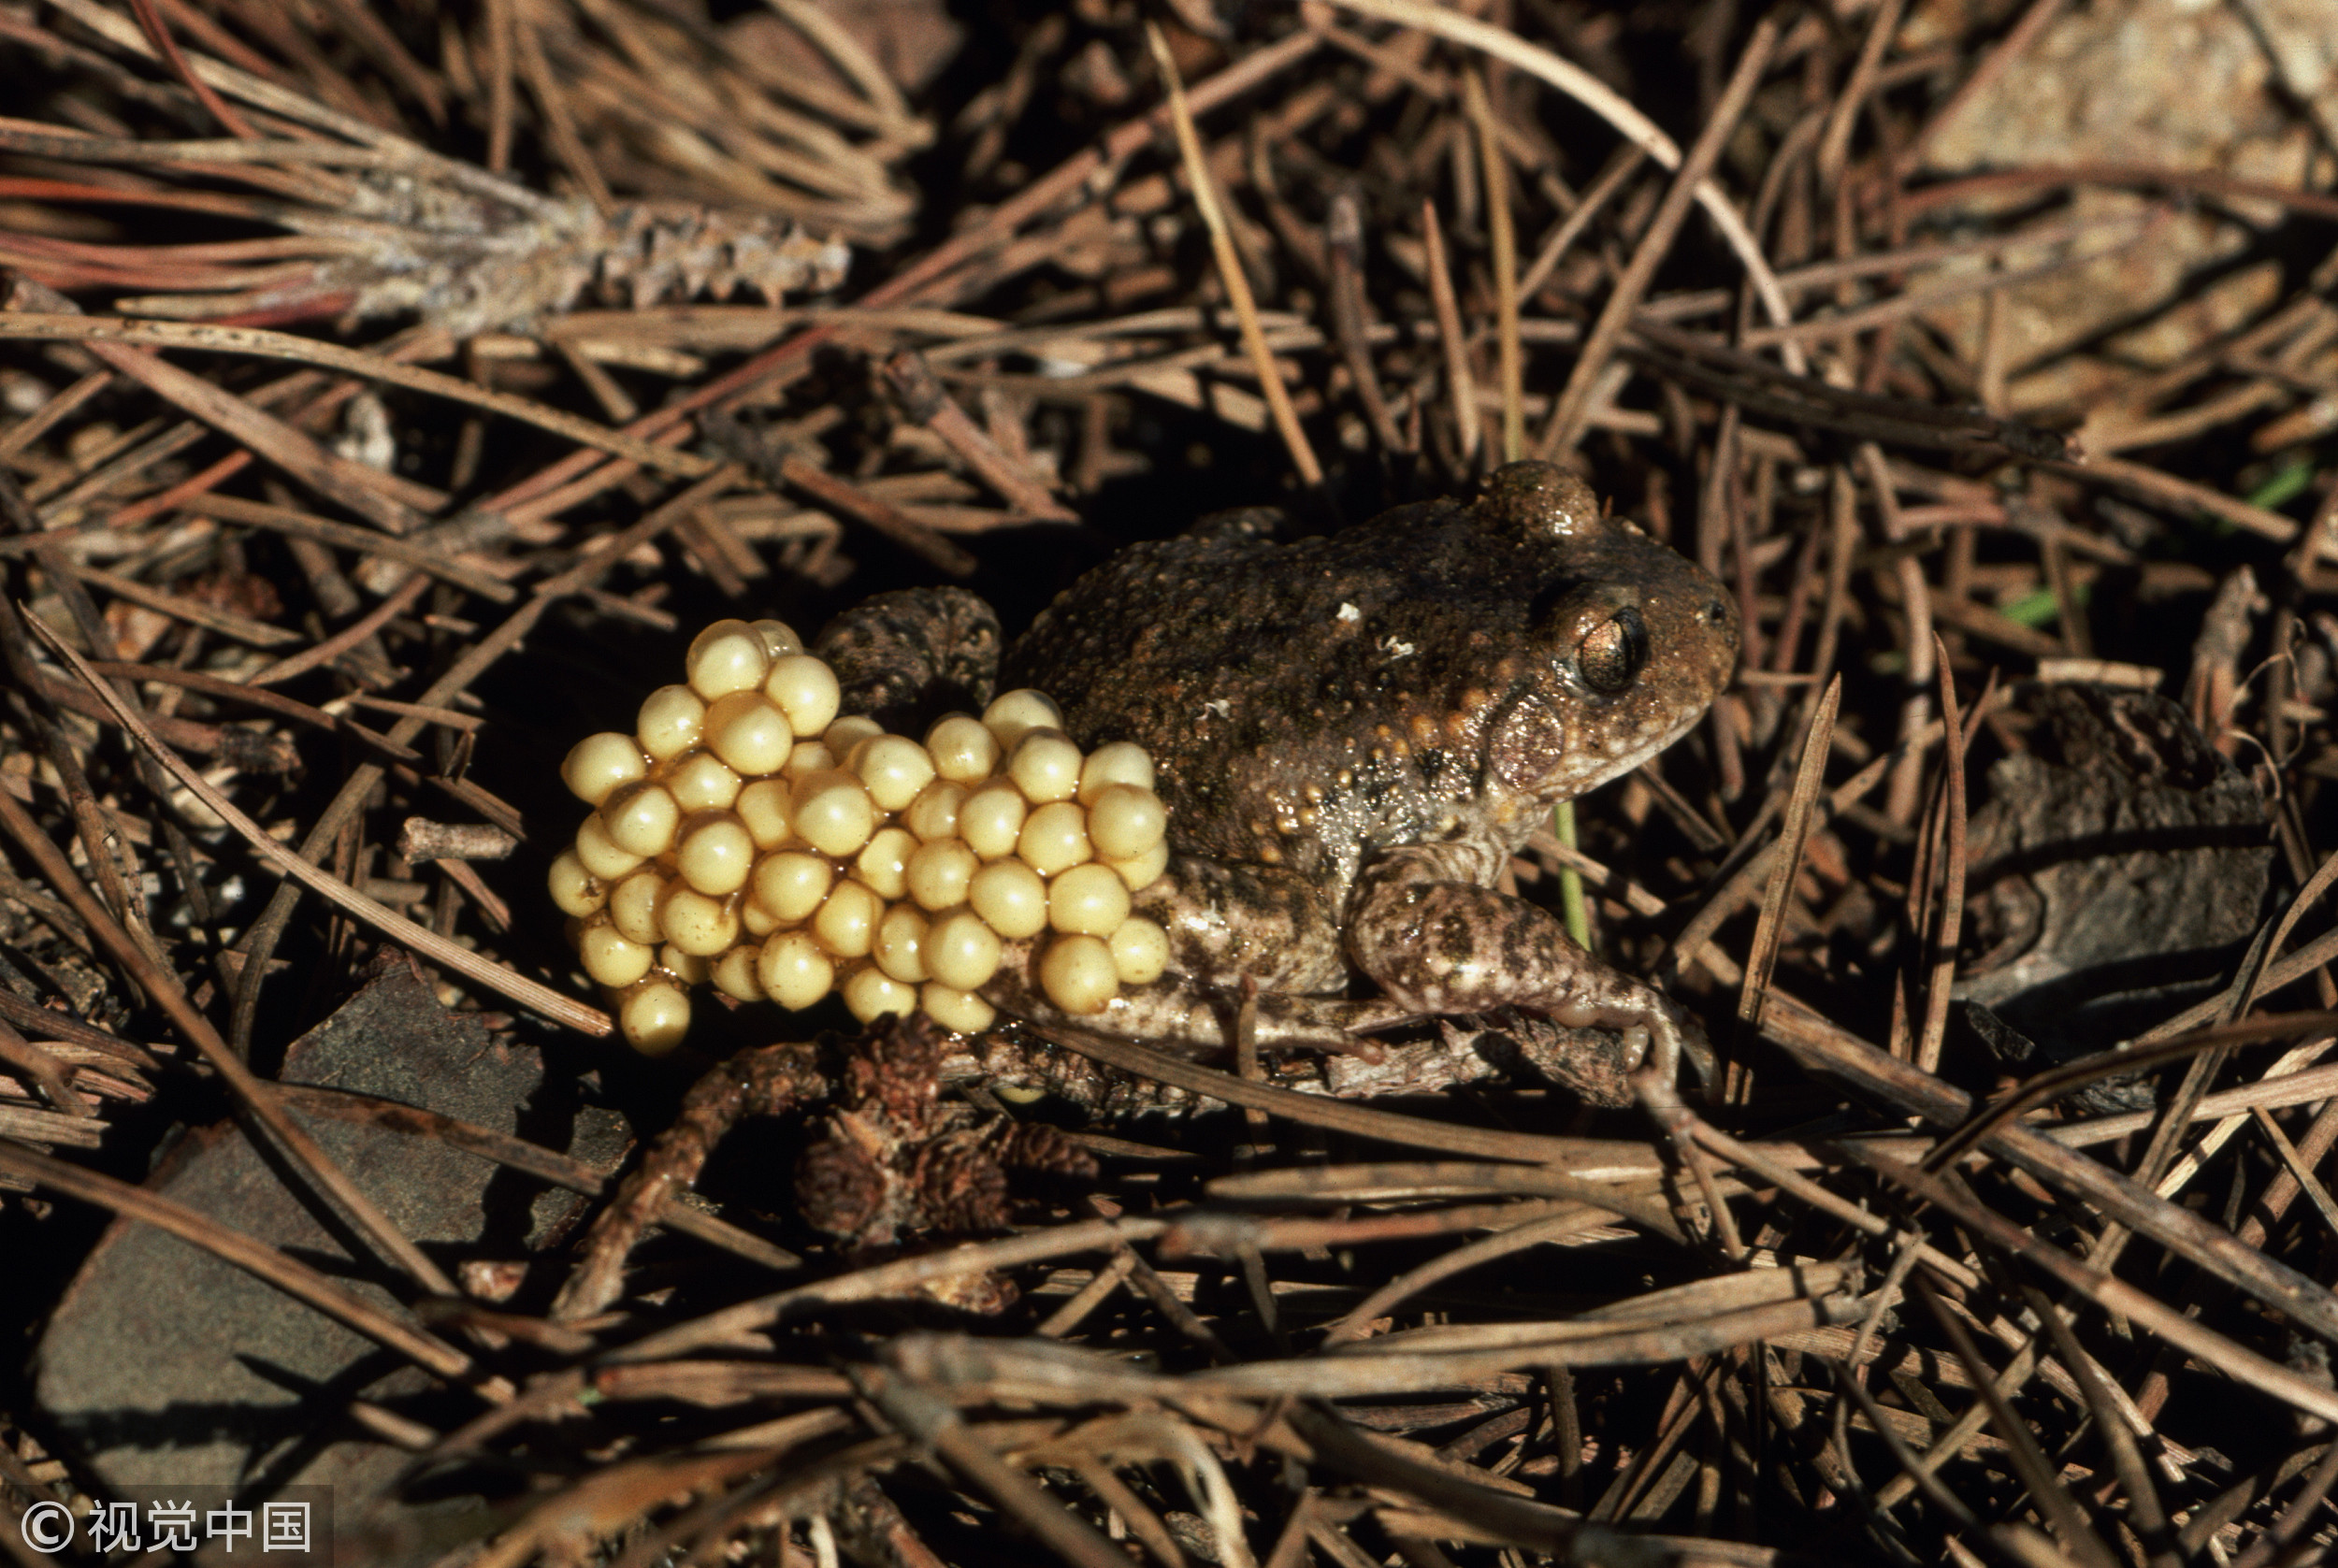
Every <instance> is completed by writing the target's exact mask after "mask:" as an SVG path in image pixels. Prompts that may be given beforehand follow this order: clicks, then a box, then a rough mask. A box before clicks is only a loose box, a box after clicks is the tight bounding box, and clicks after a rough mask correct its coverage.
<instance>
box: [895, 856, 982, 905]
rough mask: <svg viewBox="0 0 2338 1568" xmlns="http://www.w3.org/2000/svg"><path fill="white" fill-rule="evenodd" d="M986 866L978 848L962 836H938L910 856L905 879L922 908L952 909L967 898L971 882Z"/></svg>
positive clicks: (910, 893)
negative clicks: (966, 842) (949, 837)
mask: <svg viewBox="0 0 2338 1568" xmlns="http://www.w3.org/2000/svg"><path fill="white" fill-rule="evenodd" d="M981 869H982V861H981V860H980V859H979V858H978V857H977V856H975V854H974V851H973V850H971V849H968V848H967V847H966V845H965V843H964V842H962V841H960V840H958V839H936V840H934V841H933V842H931V843H930V844H919V845H918V846H917V852H916V854H915V855H912V856H910V857H909V864H908V866H907V867H906V868H905V869H904V872H903V881H904V882H905V883H906V884H907V885H908V888H909V896H910V897H911V898H912V899H916V902H917V907H918V908H920V909H929V910H933V909H948V908H950V907H951V906H952V905H954V904H962V903H964V902H965V901H966V887H967V885H968V884H969V883H971V882H973V881H974V873H975V872H976V871H978V870H981Z"/></svg>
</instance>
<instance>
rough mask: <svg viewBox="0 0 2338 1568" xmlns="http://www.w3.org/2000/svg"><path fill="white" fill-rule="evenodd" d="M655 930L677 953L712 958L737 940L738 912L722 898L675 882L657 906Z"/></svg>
mask: <svg viewBox="0 0 2338 1568" xmlns="http://www.w3.org/2000/svg"><path fill="white" fill-rule="evenodd" d="M657 928H658V929H659V930H660V931H662V932H664V933H665V937H666V940H667V941H668V942H672V943H673V944H674V946H675V948H677V949H678V950H679V951H681V952H683V953H686V954H688V955H690V956H692V957H702V958H704V957H714V955H715V954H717V953H720V952H721V951H722V950H723V949H724V948H726V947H729V945H730V944H731V943H732V942H737V941H738V940H739V913H738V911H736V910H734V909H733V908H731V907H730V905H729V903H728V902H727V901H725V900H724V899H714V898H709V897H708V896H707V895H705V894H703V893H701V892H700V891H699V890H698V889H697V888H695V887H692V886H689V885H687V884H686V883H683V882H680V881H676V882H674V883H672V884H671V885H669V886H668V887H667V889H666V898H665V901H664V902H662V903H660V904H659V905H658V906H657Z"/></svg>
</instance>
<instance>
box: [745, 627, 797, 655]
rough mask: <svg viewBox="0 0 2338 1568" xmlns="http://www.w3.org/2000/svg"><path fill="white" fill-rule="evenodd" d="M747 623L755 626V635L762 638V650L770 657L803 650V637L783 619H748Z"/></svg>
mask: <svg viewBox="0 0 2338 1568" xmlns="http://www.w3.org/2000/svg"><path fill="white" fill-rule="evenodd" d="M747 625H749V626H753V627H754V628H755V635H756V636H758V637H759V638H761V639H762V640H763V652H764V653H766V654H768V655H771V656H772V658H778V657H780V656H781V655H786V654H801V653H802V652H803V639H802V638H801V637H798V636H797V635H796V628H795V627H793V626H789V625H788V624H787V622H785V621H749V622H748V623H747Z"/></svg>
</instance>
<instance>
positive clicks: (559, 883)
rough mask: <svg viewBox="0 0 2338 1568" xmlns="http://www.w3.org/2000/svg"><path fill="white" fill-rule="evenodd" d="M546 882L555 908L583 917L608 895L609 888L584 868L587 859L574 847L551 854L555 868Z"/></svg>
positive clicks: (594, 910) (546, 876)
mask: <svg viewBox="0 0 2338 1568" xmlns="http://www.w3.org/2000/svg"><path fill="white" fill-rule="evenodd" d="M544 885H545V887H546V888H547V889H548V890H549V891H550V892H551V894H552V902H553V905H554V907H555V908H556V909H558V910H559V912H560V913H563V914H569V915H574V916H575V917H576V918H578V919H580V920H581V919H583V918H584V917H585V916H586V915H588V914H591V913H595V912H596V911H598V910H599V908H600V906H601V905H602V904H604V903H606V902H608V899H609V889H608V888H606V887H604V886H602V885H601V883H600V879H599V877H596V876H595V875H593V873H592V872H590V871H588V870H585V862H584V861H583V860H581V859H579V858H577V854H576V851H575V850H573V849H564V850H562V851H561V852H560V853H559V854H557V855H556V856H553V857H552V870H551V871H549V872H548V873H547V874H546V875H545V877H544Z"/></svg>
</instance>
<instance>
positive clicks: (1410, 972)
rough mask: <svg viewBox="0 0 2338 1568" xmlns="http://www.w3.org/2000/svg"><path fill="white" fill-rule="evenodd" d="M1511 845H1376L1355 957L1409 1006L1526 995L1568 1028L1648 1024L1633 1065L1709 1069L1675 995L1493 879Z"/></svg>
mask: <svg viewBox="0 0 2338 1568" xmlns="http://www.w3.org/2000/svg"><path fill="white" fill-rule="evenodd" d="M1504 854H1505V852H1504V851H1503V850H1501V849H1500V847H1499V846H1497V845H1488V844H1470V843H1438V844H1408V845H1406V846H1404V847H1402V848H1397V849H1392V850H1388V851H1385V852H1384V853H1382V854H1380V855H1378V856H1376V857H1374V859H1373V860H1372V861H1371V862H1370V863H1369V864H1367V865H1366V866H1365V867H1364V870H1363V872H1362V874H1361V875H1360V876H1359V877H1358V878H1357V880H1356V887H1355V892H1354V895H1353V897H1352V899H1351V900H1350V904H1349V918H1348V955H1349V957H1350V958H1351V959H1352V960H1353V961H1354V963H1355V965H1356V967H1357V968H1358V969H1360V970H1362V971H1364V973H1365V974H1368V975H1370V976H1371V977H1372V978H1373V979H1374V980H1375V981H1377V982H1378V984H1379V986H1380V989H1381V990H1382V991H1384V992H1385V993H1387V996H1388V998H1389V1000H1391V1001H1393V1002H1394V1003H1396V1004H1398V1005H1399V1006H1402V1007H1404V1008H1406V1009H1408V1010H1410V1011H1414V1012H1417V1013H1423V1014H1431V1013H1487V1012H1492V1011H1493V1010H1494V1009H1496V1008H1500V1007H1520V1008H1524V1009H1527V1010H1528V1011H1530V1012H1534V1013H1539V1014H1543V1015H1544V1016H1545V1017H1548V1018H1550V1019H1551V1020H1552V1021H1553V1022H1555V1023H1558V1024H1562V1025H1565V1026H1566V1027H1567V1028H1569V1029H1582V1028H1586V1027H1591V1026H1598V1027H1602V1028H1607V1029H1625V1030H1631V1029H1643V1030H1645V1031H1646V1037H1647V1040H1648V1042H1649V1043H1650V1044H1651V1045H1652V1047H1653V1051H1652V1055H1644V1056H1643V1057H1641V1058H1640V1059H1639V1060H1636V1061H1635V1062H1634V1063H1633V1064H1632V1065H1633V1066H1634V1067H1636V1068H1637V1067H1638V1066H1640V1065H1643V1063H1645V1064H1646V1065H1648V1066H1650V1067H1651V1068H1652V1071H1654V1072H1656V1073H1657V1074H1658V1076H1659V1077H1660V1078H1661V1079H1663V1080H1664V1081H1665V1082H1666V1083H1667V1084H1669V1083H1670V1082H1671V1081H1672V1079H1673V1078H1674V1076H1675V1075H1676V1074H1677V1073H1678V1072H1679V1071H1680V1063H1681V1057H1683V1056H1688V1057H1692V1059H1695V1060H1696V1062H1697V1065H1698V1067H1699V1070H1700V1072H1701V1071H1702V1068H1703V1058H1704V1057H1706V1056H1707V1054H1708V1053H1707V1048H1706V1046H1705V1043H1704V1036H1703V1033H1702V1031H1701V1030H1699V1029H1698V1028H1697V1027H1696V1022H1695V1020H1693V1019H1691V1018H1690V1017H1689V1015H1688V1014H1686V1013H1684V1012H1682V1011H1681V1008H1680V1007H1679V1006H1678V1005H1677V1004H1676V1003H1675V1002H1673V1000H1671V999H1670V998H1668V997H1667V996H1665V995H1664V994H1663V993H1662V992H1660V991H1658V990H1656V989H1655V988H1654V987H1652V986H1650V985H1644V984H1643V983H1641V982H1639V981H1638V980H1634V979H1632V978H1630V977H1629V976H1627V975H1624V974H1622V973H1620V972H1618V971H1615V970H1613V969H1610V968H1609V966H1608V965H1606V964H1603V963H1601V962H1600V961H1599V960H1598V959H1596V958H1595V957H1592V956H1591V955H1590V954H1588V953H1586V952H1584V951H1583V950H1582V948H1580V947H1579V946H1577V945H1576V943H1575V941H1574V939H1573V938H1571V937H1569V936H1568V935H1567V934H1566V928H1564V927H1562V926H1561V925H1560V924H1559V922H1558V921H1557V919H1556V918H1554V917H1553V916H1552V915H1551V913H1549V912H1548V911H1545V910H1541V909H1537V907H1536V906H1534V905H1533V904H1530V903H1527V902H1525V901H1524V900H1523V899H1514V898H1511V897H1509V896H1508V895H1507V894H1503V893H1497V892H1495V891H1494V888H1493V887H1491V886H1490V885H1488V884H1490V883H1492V882H1493V880H1494V873H1495V871H1496V870H1498V869H1499V866H1500V858H1501V856H1503V855H1504Z"/></svg>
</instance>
